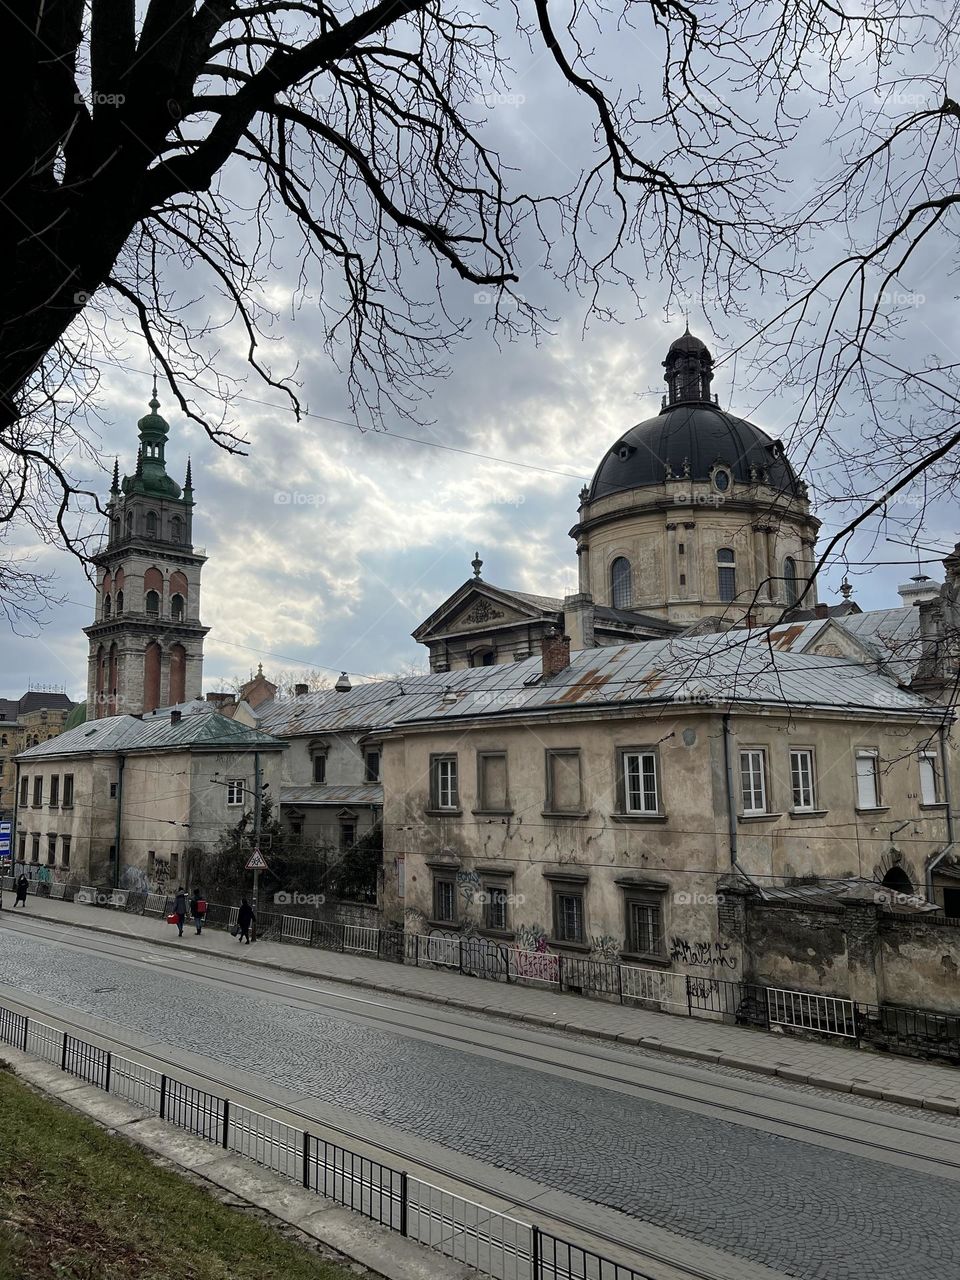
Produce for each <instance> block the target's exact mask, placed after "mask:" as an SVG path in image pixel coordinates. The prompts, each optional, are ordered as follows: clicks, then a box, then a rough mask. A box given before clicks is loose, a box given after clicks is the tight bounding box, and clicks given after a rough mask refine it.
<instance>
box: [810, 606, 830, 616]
mask: <svg viewBox="0 0 960 1280" xmlns="http://www.w3.org/2000/svg"><path fill="white" fill-rule="evenodd" d="M813 616H814V617H815V618H829V617H830V607H829V605H825V604H815V605H814V606H813Z"/></svg>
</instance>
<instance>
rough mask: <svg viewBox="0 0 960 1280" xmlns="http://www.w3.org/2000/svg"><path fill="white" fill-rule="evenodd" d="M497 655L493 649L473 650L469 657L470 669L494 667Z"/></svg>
mask: <svg viewBox="0 0 960 1280" xmlns="http://www.w3.org/2000/svg"><path fill="white" fill-rule="evenodd" d="M496 662H497V655H496V653H495V652H494V650H493V649H474V651H473V653H471V655H470V665H471V667H493V666H496Z"/></svg>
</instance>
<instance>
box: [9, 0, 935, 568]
mask: <svg viewBox="0 0 960 1280" xmlns="http://www.w3.org/2000/svg"><path fill="white" fill-rule="evenodd" d="M907 22H908V16H905V15H904V13H903V6H902V5H901V4H899V3H894V0H881V3H880V4H876V5H873V6H871V8H870V10H869V11H868V12H867V13H866V14H860V13H859V12H855V13H848V12H847V11H846V10H845V9H844V8H843V7H842V6H835V5H832V4H831V5H824V4H822V3H819V2H816V0H762V2H759V0H733V3H732V4H731V5H728V6H725V5H721V6H718V7H715V8H708V7H704V8H703V9H700V8H699V7H698V6H696V5H690V4H687V3H684V2H683V0H651V2H650V3H649V4H641V5H636V4H631V3H629V2H628V0H621V4H620V6H619V7H617V6H614V10H613V11H611V10H609V9H607V8H606V7H604V6H603V5H602V4H600V3H597V2H596V0H585V2H583V3H578V4H569V3H568V4H567V5H565V6H563V7H561V8H559V9H557V8H555V7H554V6H553V5H551V4H550V2H549V0H532V3H530V4H529V5H524V4H521V3H519V0H512V2H510V3H503V4H500V5H497V4H496V3H490V4H489V5H488V6H487V8H486V10H485V11H484V12H483V13H482V14H481V15H480V16H474V13H473V11H471V10H468V9H460V8H455V7H450V6H448V5H445V4H443V3H441V0H370V2H369V3H367V4H366V5H364V6H362V7H361V6H356V7H349V6H340V5H337V4H336V3H329V2H327V0H201V2H199V3H193V2H191V3H186V0H150V3H148V4H146V5H145V6H144V7H142V8H138V7H137V6H135V5H134V4H133V3H132V0H44V3H40V2H39V0H29V2H28V3H26V4H21V5H18V6H8V7H7V8H5V9H4V10H3V11H2V13H0V37H2V38H0V50H2V53H0V62H2V68H3V77H2V84H3V89H2V93H3V95H4V100H5V102H6V119H7V121H8V127H7V130H6V146H5V159H4V161H3V177H4V181H3V193H4V194H3V198H2V201H0V229H2V231H0V234H2V240H0V244H2V247H3V249H4V264H5V265H4V272H3V274H2V277H0V446H2V449H3V455H4V456H3V462H2V464H0V475H2V489H0V498H2V510H0V520H2V521H3V522H4V523H5V524H6V525H10V524H11V523H12V522H14V521H15V520H16V519H18V518H19V519H20V520H21V521H26V522H27V523H28V524H32V525H33V527H34V528H35V529H36V530H37V531H38V532H40V533H42V534H43V535H44V536H50V533H49V531H50V530H51V529H52V530H53V531H54V532H53V536H55V537H57V538H59V539H60V540H62V541H64V542H66V543H67V545H69V546H72V547H73V548H74V549H76V550H79V551H81V552H82V551H83V550H84V544H83V540H82V538H81V537H79V536H78V532H77V526H76V523H75V521H74V522H73V523H71V519H70V517H71V515H75V511H76V506H77V501H78V498H79V497H80V495H79V494H78V493H77V489H76V484H75V480H74V472H73V470H72V467H73V466H74V460H75V458H76V456H77V453H78V451H81V450H83V449H84V448H89V445H90V435H89V431H88V430H87V429H86V426H85V419H84V416H83V414H84V411H85V408H86V407H87V402H88V400H89V398H90V396H91V395H92V394H94V392H95V389H96V377H97V374H96V369H97V365H96V355H97V352H98V350H102V346H103V344H104V343H105V341H106V340H107V336H108V334H109V333H110V332H111V329H110V326H111V325H112V324H114V323H116V322H117V321H119V322H120V323H122V324H129V325H130V326H132V327H133V329H134V330H136V331H138V332H139V333H140V334H141V335H142V339H143V341H144V342H145V344H146V347H147V348H148V349H149V351H150V353H151V356H152V359H153V360H154V361H155V363H156V365H157V367H158V369H159V370H160V371H161V373H162V375H163V377H164V378H165V379H166V381H167V383H168V384H169V387H170V389H171V390H172V392H173V396H174V398H175V401H176V402H177V404H178V405H179V408H180V410H181V411H182V412H183V413H184V414H185V415H187V416H188V417H190V418H192V419H193V420H195V421H196V422H198V423H200V424H202V426H203V427H204V428H205V429H206V430H207V431H208V433H209V435H210V436H211V438H212V439H213V440H214V441H215V442H216V443H217V444H218V445H220V446H222V447H224V448H226V449H230V450H240V449H241V448H242V444H243V442H242V440H241V439H240V437H239V436H238V435H237V433H236V431H235V429H234V427H233V425H232V419H231V417H230V411H229V403H230V392H231V390H232V387H231V384H230V383H229V381H228V380H227V379H226V378H225V376H224V375H223V373H222V372H221V371H220V370H218V369H217V367H216V355H217V348H218V345H219V343H220V342H221V341H222V336H221V331H222V330H224V329H227V330H231V329H237V330H239V332H240V333H241V334H243V335H244V341H245V345H246V353H247V359H248V360H249V363H250V365H251V366H252V368H253V369H254V370H255V371H256V373H257V374H258V376H259V377H261V378H262V379H263V380H264V381H265V382H266V383H268V384H270V385H271V386H274V387H277V388H278V389H281V390H282V391H283V392H285V394H286V395H287V396H288V397H289V398H290V402H291V404H292V406H293V407H294V408H295V409H298V408H299V404H298V400H297V393H296V387H295V384H294V383H293V382H292V381H291V376H284V372H283V371H282V370H277V369H275V367H274V361H272V360H271V358H270V356H269V353H268V345H267V344H266V343H265V340H264V338H263V336H262V334H263V331H264V330H265V329H266V328H267V327H268V326H269V324H270V323H271V322H272V320H273V315H272V310H273V309H274V304H272V303H271V298H272V296H273V295H272V294H271V292H270V289H269V287H268V286H269V281H270V277H271V275H272V273H274V272H275V270H276V268H277V264H278V263H281V262H286V260H287V256H288V255H289V253H290V249H291V243H290V242H291V238H292V236H293V235H294V233H295V234H296V236H297V237H299V245H298V249H297V258H298V261H299V281H298V289H297V292H296V296H295V297H294V299H293V300H292V305H293V306H294V307H296V306H297V305H299V304H302V303H303V302H304V300H305V299H307V298H309V299H310V300H311V302H313V303H315V304H316V305H318V306H319V309H320V311H321V313H322V315H323V318H324V322H325V327H326V332H327V336H328V340H329V343H330V348H331V350H332V351H333V352H334V354H336V355H337V356H338V357H339V358H340V359H341V361H342V364H343V367H344V373H345V377H346V378H347V380H348V382H349V386H350V389H351V393H352V397H353V402H354V405H355V408H356V411H357V415H358V419H359V420H360V422H361V423H362V424H372V425H377V424H379V423H380V422H381V421H382V419H383V416H384V414H385V413H387V412H390V413H396V412H406V413H414V414H415V413H416V412H417V404H418V396H419V393H420V389H421V388H422V386H423V382H424V379H428V378H429V377H430V376H431V375H434V374H437V373H441V372H443V370H444V362H445V359H446V353H447V350H448V347H449V344H450V342H451V341H452V340H453V339H454V338H456V337H457V336H458V335H459V334H460V333H461V331H462V329H463V328H464V322H463V320H462V318H459V317H458V314H457V311H458V307H457V306H456V305H455V303H454V301H453V300H452V299H453V295H454V294H455V293H456V286H457V282H460V283H461V284H466V285H467V286H469V287H472V288H476V289H477V290H481V291H489V292H490V294H491V298H492V305H491V310H490V313H489V314H490V316H491V321H492V323H493V325H494V327H495V329H496V330H497V332H498V333H501V334H504V335H512V334H514V333H517V332H520V331H524V330H526V331H527V332H530V333H532V334H533V335H534V337H535V336H536V335H537V334H538V333H539V332H540V330H541V328H542V326H543V325H544V323H545V320H546V317H545V315H544V312H543V310H542V309H540V308H539V307H538V306H537V304H536V303H535V302H534V301H533V300H531V299H530V298H529V297H527V293H528V292H529V291H528V290H524V291H521V290H520V289H518V288H517V283H518V279H519V277H520V274H521V270H523V269H527V270H530V269H532V268H536V269H539V270H547V271H552V272H553V273H554V274H555V275H557V276H559V277H560V278H562V279H563V280H564V281H566V282H567V283H568V284H569V285H570V286H572V287H574V288H576V289H578V290H580V291H581V292H583V293H584V294H585V296H586V298H587V304H588V308H589V309H590V310H592V312H593V313H594V314H596V315H599V316H601V317H608V316H609V315H610V314H611V296H612V295H611V292H610V290H609V288H608V286H611V285H613V286H617V287H618V288H619V289H620V290H621V292H622V290H623V288H624V287H625V288H626V289H627V291H630V290H632V291H634V292H635V293H637V292H638V285H637V279H636V278H635V276H634V274H633V273H632V271H633V270H635V269H636V268H633V269H632V268H631V266H630V264H631V263H634V264H636V263H637V262H639V263H640V264H642V270H643V275H644V277H645V278H646V277H649V276H651V275H653V276H658V277H660V278H662V279H664V280H665V281H666V283H667V285H668V286H669V287H670V288H674V287H683V288H684V289H689V288H690V287H699V288H700V289H701V291H703V290H706V291H707V292H709V294H710V295H711V296H712V297H713V298H715V299H717V300H718V301H719V303H720V304H721V305H722V306H724V307H726V308H734V307H736V305H737V300H738V298H739V297H740V296H741V294H742V290H744V289H745V288H747V287H749V288H751V289H752V290H756V289H757V288H760V287H763V286H765V285H766V286H772V285H774V284H778V285H780V286H781V287H783V288H787V287H788V286H789V282H790V280H791V279H793V277H794V274H795V271H796V261H795V258H794V256H793V255H794V253H795V251H796V248H797V235H798V232H799V231H800V229H801V228H802V227H804V226H805V225H806V226H810V225H811V224H817V223H818V222H819V221H821V215H820V214H818V212H817V211H816V210H811V209H804V210H801V211H796V212H795V213H793V214H792V215H790V216H788V217H786V218H784V217H779V218H778V217H777V216H776V212H775V208H774V204H775V197H776V196H777V193H778V191H779V189H780V188H781V186H782V183H781V180H780V177H779V176H778V168H777V165H778V160H779V157H780V156H781V154H782V152H783V149H784V148H785V147H787V146H788V145H789V143H790V142H791V139H792V138H793V136H794V131H795V121H794V118H793V115H792V112H793V106H792V101H793V93H794V90H796V89H800V88H803V89H805V90H807V91H811V92H815V93H816V94H817V95H819V98H820V100H821V101H823V102H827V103H829V102H835V101H836V100H837V99H838V98H842V96H843V92H844V82H843V75H842V73H843V67H844V56H845V54H846V53H848V52H849V51H850V50H851V49H852V48H855V49H856V51H857V56H858V58H859V59H861V60H864V59H868V58H869V59H872V60H873V63H874V64H875V65H876V66H877V68H879V69H881V70H882V68H884V67H885V66H886V65H887V64H888V63H889V61H890V58H891V56H892V54H893V53H894V52H895V51H896V50H897V49H898V48H900V47H901V46H902V42H904V41H906V40H907V39H909V38H912V37H911V33H910V32H907V33H906V34H904V31H903V28H904V24H905V23H907ZM518 38H519V40H520V41H521V42H525V43H526V45H527V47H528V48H529V49H531V50H532V51H533V52H535V53H541V54H543V55H544V57H543V62H544V66H545V67H546V68H547V71H545V73H544V74H547V75H549V73H550V71H551V70H552V73H553V75H554V76H555V77H557V78H558V82H559V84H560V85H562V86H563V88H564V90H565V92H566V94H567V100H568V101H569V110H570V113H571V121H572V122H574V121H577V120H585V121H586V122H587V125H588V130H589V128H590V127H592V128H593V130H594V146H593V149H592V154H590V156H589V158H588V161H587V163H586V164H585V166H584V168H583V170H582V171H581V172H579V173H577V174H574V175H573V176H572V177H571V178H570V179H569V181H566V182H561V183H560V184H559V185H558V189H556V190H539V189H535V184H533V183H532V182H530V183H528V182H527V181H526V180H525V179H526V176H527V175H525V174H524V173H523V172H522V170H519V171H518V169H517V167H516V166H513V165H511V157H509V156H507V157H501V155H500V154H499V153H498V151H497V150H496V149H495V147H494V145H493V144H492V141H491V134H490V132H489V130H488V128H487V124H486V120H487V116H488V108H489V107H490V105H491V102H492V101H496V100H498V99H499V98H500V97H501V96H502V95H504V94H507V93H509V90H510V87H511V78H510V77H511V70H510V66H509V63H508V61H507V60H506V59H505V51H506V50H507V49H509V48H510V47H514V48H515V47H517V40H518ZM624 40H632V41H635V47H636V51H637V62H636V66H637V72H636V73H634V74H631V76H630V77H629V78H628V81H627V82H625V83H622V84H618V83H613V82H611V80H610V77H609V74H608V71H609V68H610V66H612V65H615V62H611V61H610V55H611V50H612V48H613V47H614V46H620V47H621V50H622V45H623V41H624ZM621 58H622V52H621ZM881 70H878V74H880V73H881ZM751 104H753V105H754V106H755V107H756V110H755V111H752V110H751ZM14 122H16V123H14ZM941 122H942V123H943V125H944V126H946V125H948V124H950V125H952V123H953V121H952V120H948V119H947V118H946V117H945V116H944V117H942V120H941ZM572 128H573V125H572ZM897 143H898V144H899V139H898V140H897ZM891 145H892V144H891ZM588 151H589V148H588ZM882 162H883V156H882V154H881V153H880V151H879V150H878V154H877V157H876V160H875V161H874V162H873V164H874V166H876V165H880V164H882ZM228 170H229V172H228ZM868 172H869V171H868V170H867V169H866V168H864V166H863V165H861V167H860V169H859V170H857V169H856V167H855V166H854V170H853V173H854V176H853V177H852V178H851V181H856V180H857V176H860V178H861V180H862V181H863V182H864V183H866V182H867V181H868ZM943 212H944V213H946V209H944V211H943ZM831 216H832V214H831ZM928 216H929V217H932V216H933V215H932V213H931V214H930V215H928ZM625 250H627V251H628V252H627V253H626V254H625V253H624V251H625ZM637 255H639V257H638V256H637ZM425 268H428V269H429V270H427V271H425ZM187 272H189V273H190V274H189V280H188V282H185V275H186V273H187ZM637 274H639V272H638V273H637ZM691 275H692V276H693V286H691ZM215 295H216V297H215ZM201 298H203V299H206V300H208V301H207V303H206V304H205V305H206V309H204V308H203V307H200V306H198V305H197V300H198V299H201ZM214 298H215V301H210V300H211V299H214ZM292 372H293V371H290V370H287V371H286V373H287V375H291V374H292ZM198 387H205V388H207V389H212V390H214V391H215V392H216V393H217V402H218V403H220V404H223V405H225V406H226V407H225V409H224V416H223V417H218V418H211V416H210V415H209V413H208V412H206V410H205V408H204V407H203V406H204V405H206V404H207V403H208V401H206V400H204V399H203V398H201V399H200V400H199V401H198V399H197V394H196V393H197V388H198ZM88 500H92V495H88Z"/></svg>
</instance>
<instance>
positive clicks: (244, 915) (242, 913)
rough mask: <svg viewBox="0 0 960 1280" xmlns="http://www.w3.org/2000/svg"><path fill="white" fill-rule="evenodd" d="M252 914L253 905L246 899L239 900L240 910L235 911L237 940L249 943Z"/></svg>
mask: <svg viewBox="0 0 960 1280" xmlns="http://www.w3.org/2000/svg"><path fill="white" fill-rule="evenodd" d="M253 920H254V915H253V907H251V905H250V903H249V902H248V901H247V900H246V898H242V899H241V900H240V910H239V911H238V912H237V941H238V942H245V943H246V944H247V946H249V945H250V926H251V925H252V924H253Z"/></svg>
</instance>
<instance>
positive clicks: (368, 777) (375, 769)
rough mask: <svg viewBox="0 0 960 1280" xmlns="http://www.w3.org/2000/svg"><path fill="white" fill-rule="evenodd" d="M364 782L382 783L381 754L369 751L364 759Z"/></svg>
mask: <svg viewBox="0 0 960 1280" xmlns="http://www.w3.org/2000/svg"><path fill="white" fill-rule="evenodd" d="M363 780H364V782H379V781H380V752H379V751H368V752H367V754H366V755H365V756H364V758H363Z"/></svg>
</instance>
